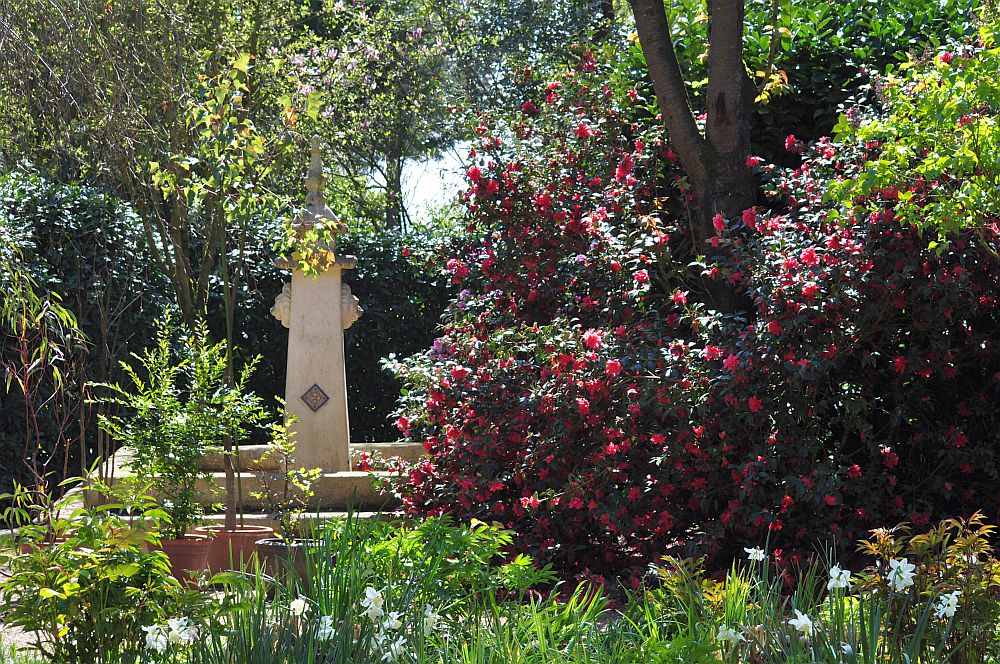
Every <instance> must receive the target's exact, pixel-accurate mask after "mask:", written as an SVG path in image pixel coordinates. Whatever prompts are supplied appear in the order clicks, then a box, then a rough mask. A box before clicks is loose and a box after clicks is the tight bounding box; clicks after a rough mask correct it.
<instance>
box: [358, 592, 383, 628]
mask: <svg viewBox="0 0 1000 664" xmlns="http://www.w3.org/2000/svg"><path fill="white" fill-rule="evenodd" d="M384 602H385V600H384V599H383V598H382V591H381V590H375V589H374V588H372V587H371V586H368V587H367V588H365V597H364V599H362V600H361V608H363V609H364V614H365V615H366V616H368V619H369V620H378V619H379V618H381V617H382V616H384V615H385V611H384V610H383V609H382V605H383V604H384Z"/></svg>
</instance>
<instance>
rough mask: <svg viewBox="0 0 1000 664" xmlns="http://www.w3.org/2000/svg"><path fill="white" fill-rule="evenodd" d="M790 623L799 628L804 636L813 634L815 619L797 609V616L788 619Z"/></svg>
mask: <svg viewBox="0 0 1000 664" xmlns="http://www.w3.org/2000/svg"><path fill="white" fill-rule="evenodd" d="M788 624H789V625H791V626H792V627H794V628H795V629H797V630H799V632H800V633H801V634H802V636H812V633H813V621H812V620H810V618H809V616H807V615H806V614H804V613H802V612H801V611H799V610H798V609H795V617H794V618H790V619H789V620H788Z"/></svg>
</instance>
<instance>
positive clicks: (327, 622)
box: [316, 616, 337, 641]
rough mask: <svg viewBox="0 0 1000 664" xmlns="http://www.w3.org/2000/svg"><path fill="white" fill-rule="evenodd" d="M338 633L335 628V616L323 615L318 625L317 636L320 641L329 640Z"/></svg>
mask: <svg viewBox="0 0 1000 664" xmlns="http://www.w3.org/2000/svg"><path fill="white" fill-rule="evenodd" d="M336 635H337V630H335V629H334V628H333V616H322V617H321V618H320V619H319V624H318V625H317V626H316V638H317V639H319V640H320V641H329V640H330V639H332V638H333V637H335V636H336Z"/></svg>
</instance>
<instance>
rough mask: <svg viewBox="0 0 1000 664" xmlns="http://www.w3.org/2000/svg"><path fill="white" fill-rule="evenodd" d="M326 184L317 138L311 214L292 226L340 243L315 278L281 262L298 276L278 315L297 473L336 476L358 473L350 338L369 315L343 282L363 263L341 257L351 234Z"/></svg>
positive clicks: (311, 172)
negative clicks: (347, 358)
mask: <svg viewBox="0 0 1000 664" xmlns="http://www.w3.org/2000/svg"><path fill="white" fill-rule="evenodd" d="M324 184H325V178H324V177H323V169H322V162H321V159H320V149H319V139H318V138H317V137H313V140H312V154H311V159H310V164H309V171H308V175H307V176H306V189H307V191H308V195H307V196H306V206H305V211H304V212H303V213H302V214H301V215H300V216H298V217H297V218H296V219H295V220H294V221H293V222H292V224H293V227H294V228H295V230H296V232H299V233H304V232H306V231H308V230H310V229H312V228H315V227H316V226H318V225H320V224H322V225H323V226H324V227H325V228H328V229H330V230H331V231H332V232H333V241H332V243H331V245H329V246H327V247H325V248H326V249H328V250H329V252H330V254H328V255H330V256H332V260H329V261H325V262H324V266H323V267H322V268H320V269H319V273H318V274H317V275H315V276H312V275H307V274H305V273H304V272H303V271H302V269H301V268H300V267H299V266H298V265H297V264H296V262H295V261H289V260H282V261H279V262H278V267H281V268H284V269H289V270H291V271H292V278H291V282H289V283H286V284H285V285H284V287H283V288H282V292H281V295H279V296H278V297H277V298H276V299H275V305H274V308H273V309H272V310H271V313H272V314H273V315H274V316H275V317H276V318H278V319H279V320H281V322H282V324H283V325H284V326H285V327H287V328H288V365H287V368H288V373H287V377H286V379H285V407H286V409H287V411H288V413H289V414H290V415H292V416H294V417H295V419H296V422H295V424H293V425H292V427H291V430H292V431H293V432H294V436H295V441H296V443H297V449H296V453H295V461H296V465H297V466H301V467H304V468H321V469H322V470H323V471H324V472H326V473H332V472H339V471H346V470H350V469H351V460H350V441H351V436H350V425H349V422H348V414H347V374H346V371H345V363H344V330H345V329H347V328H348V327H350V326H351V325H352V324H353V323H354V321H355V320H357V318H358V317H359V316H360V314H361V313H362V312H361V309H360V308H359V307H358V300H357V298H355V297H354V296H353V295H352V294H351V289H350V287H349V286H348V285H347V284H345V283H343V281H342V273H343V270H350V269H353V268H354V267H355V266H356V265H357V258H355V257H354V256H340V255H338V254H337V247H336V236H337V235H338V234H342V233H344V232H346V231H347V228H346V226H344V224H342V223H341V222H340V221H338V220H337V217H336V216H335V215H334V214H333V211H332V210H330V208H329V207H328V206H327V204H326V200H325V198H324V195H323V186H324Z"/></svg>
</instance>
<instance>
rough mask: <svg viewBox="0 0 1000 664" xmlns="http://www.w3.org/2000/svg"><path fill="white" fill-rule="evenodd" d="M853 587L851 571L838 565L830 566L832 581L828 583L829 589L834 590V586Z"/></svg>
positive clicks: (827, 587)
mask: <svg viewBox="0 0 1000 664" xmlns="http://www.w3.org/2000/svg"><path fill="white" fill-rule="evenodd" d="M850 587H851V571H850V570H846V569H840V567H838V566H837V565H834V566H833V567H831V568H830V581H829V583H827V584H826V589H827V590H833V589H834V588H850Z"/></svg>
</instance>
